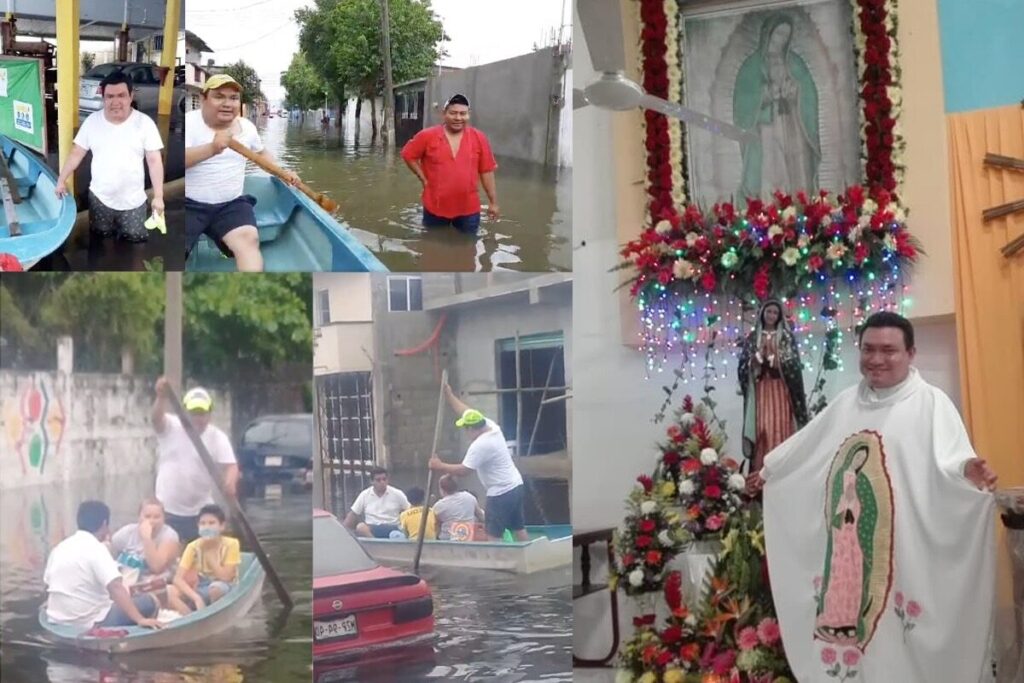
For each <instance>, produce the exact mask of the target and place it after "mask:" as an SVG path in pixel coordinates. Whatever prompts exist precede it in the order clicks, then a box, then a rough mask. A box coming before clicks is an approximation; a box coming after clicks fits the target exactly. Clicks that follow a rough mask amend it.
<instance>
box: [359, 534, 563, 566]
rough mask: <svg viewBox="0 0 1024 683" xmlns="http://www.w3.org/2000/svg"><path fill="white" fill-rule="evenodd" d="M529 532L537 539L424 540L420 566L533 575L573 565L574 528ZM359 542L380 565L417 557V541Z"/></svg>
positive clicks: (378, 540)
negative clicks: (509, 541) (493, 540)
mask: <svg viewBox="0 0 1024 683" xmlns="http://www.w3.org/2000/svg"><path fill="white" fill-rule="evenodd" d="M527 531H528V532H530V535H531V536H533V537H534V538H532V539H531V540H530V541H528V542H526V543H489V542H485V543H478V542H472V543H467V542H459V541H424V542H423V555H422V556H421V557H420V564H421V565H423V566H429V567H458V568H460V569H486V570H494V571H504V572H513V573H516V574H532V573H534V572H539V571H544V570H545V569H554V568H557V567H564V566H568V565H571V564H572V528H571V527H568V526H561V525H558V526H548V527H527ZM546 534H550V536H548V535H546ZM359 542H360V543H361V544H362V546H363V548H365V549H366V552H368V553H369V554H370V555H371V556H372V557H373V559H375V560H377V561H378V562H382V563H402V564H411V563H412V562H413V560H414V559H415V557H416V541H413V540H402V541H397V540H392V539H384V538H360V539H359Z"/></svg>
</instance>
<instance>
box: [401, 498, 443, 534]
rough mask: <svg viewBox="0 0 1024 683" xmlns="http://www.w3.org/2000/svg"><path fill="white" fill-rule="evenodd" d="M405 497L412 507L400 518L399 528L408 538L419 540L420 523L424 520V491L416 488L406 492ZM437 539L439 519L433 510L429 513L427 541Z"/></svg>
mask: <svg viewBox="0 0 1024 683" xmlns="http://www.w3.org/2000/svg"><path fill="white" fill-rule="evenodd" d="M405 497H406V498H408V499H409V503H411V504H412V507H411V508H409V509H408V510H406V511H405V512H403V513H402V514H400V515H399V516H398V526H399V528H401V529H402V531H404V532H405V535H406V536H407V537H408V538H419V536H420V523H421V521H422V519H423V498H424V494H423V489H421V488H419V487H418V486H414V487H413V488H411V489H409V490H408V491H406V492H405ZM435 538H437V517H435V516H434V511H433V510H431V511H430V512H429V513H427V532H426V540H428V541H433V540H434V539H435Z"/></svg>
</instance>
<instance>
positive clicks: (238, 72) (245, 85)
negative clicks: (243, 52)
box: [224, 60, 266, 104]
mask: <svg viewBox="0 0 1024 683" xmlns="http://www.w3.org/2000/svg"><path fill="white" fill-rule="evenodd" d="M224 73H226V74H227V75H229V76H231V77H232V78H233V79H235V80H236V81H238V83H239V85H241V86H242V103H243V104H252V103H253V102H254V101H255V100H256V99H257V98H261V99H266V97H265V96H264V95H263V91H262V90H260V77H259V76H258V75H257V74H256V70H255V69H253V68H252V67H251V66H249V65H248V64H246V63H245V62H244V61H242V60H238V61H237V62H235V63H234V64H228V65H227V66H226V67H224Z"/></svg>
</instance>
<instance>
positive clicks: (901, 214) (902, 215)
mask: <svg viewBox="0 0 1024 683" xmlns="http://www.w3.org/2000/svg"><path fill="white" fill-rule="evenodd" d="M899 175H902V174H899ZM892 218H893V220H894V221H896V222H897V223H900V224H903V223H906V222H907V213H906V212H905V211H904V210H903V209H896V210H895V211H893V212H892Z"/></svg>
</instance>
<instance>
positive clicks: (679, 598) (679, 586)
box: [665, 571, 683, 611]
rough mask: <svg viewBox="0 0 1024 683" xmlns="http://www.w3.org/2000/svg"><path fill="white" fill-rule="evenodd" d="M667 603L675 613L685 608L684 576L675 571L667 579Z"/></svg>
mask: <svg viewBox="0 0 1024 683" xmlns="http://www.w3.org/2000/svg"><path fill="white" fill-rule="evenodd" d="M665 602H666V603H667V604H668V606H669V609H671V610H673V611H675V610H677V609H679V608H680V607H682V606H683V575H682V574H681V573H680V572H678V571H673V572H671V573H670V574H669V575H668V578H667V579H665Z"/></svg>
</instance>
